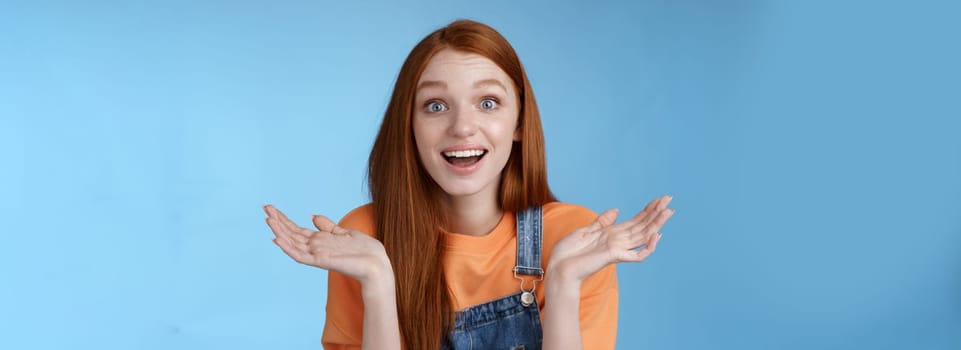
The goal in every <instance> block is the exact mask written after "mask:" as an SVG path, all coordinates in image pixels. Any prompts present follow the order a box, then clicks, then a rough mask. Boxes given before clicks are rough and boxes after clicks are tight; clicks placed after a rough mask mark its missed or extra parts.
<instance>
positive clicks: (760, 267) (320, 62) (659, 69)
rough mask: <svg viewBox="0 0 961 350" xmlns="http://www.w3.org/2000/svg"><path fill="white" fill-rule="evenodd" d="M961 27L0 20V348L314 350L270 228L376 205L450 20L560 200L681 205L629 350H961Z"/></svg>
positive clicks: (34, 13)
mask: <svg viewBox="0 0 961 350" xmlns="http://www.w3.org/2000/svg"><path fill="white" fill-rule="evenodd" d="M956 4H957V3H956V2H949V1H941V2H935V1H911V2H909V1H903V2H902V3H900V4H897V3H892V2H883V3H882V2H870V1H861V2H847V1H840V2H839V1H814V2H809V1H793V2H789V1H771V2H761V1H726V2H721V1H637V2H623V3H611V4H599V3H594V2H591V1H552V2H542V3H537V2H528V1H523V2H507V1H493V2H474V3H461V4H452V3H448V2H436V3H426V2H423V3H408V4H403V5H401V4H394V2H389V1H377V2H356V3H354V4H350V5H344V4H340V3H335V2H330V3H326V2H321V1H277V2H270V1H262V2H250V1H239V2H238V1H154V2H138V1H75V2H70V1H63V2H50V1H3V2H0V156H2V171H0V220H2V226H0V230H2V231H0V232H2V240H0V348H3V349H26V348H30V349H219V348H224V349H226V348H231V349H281V348H283V349H309V348H317V347H318V346H319V338H320V334H321V329H322V326H323V321H324V314H323V307H324V303H325V273H324V272H323V271H321V270H317V269H311V268H307V267H304V266H302V265H298V264H296V263H294V262H292V261H291V260H290V259H289V258H287V257H286V256H285V255H283V254H282V253H281V251H280V250H279V249H277V248H276V247H275V246H274V245H273V244H272V243H271V241H270V239H271V238H272V235H271V234H270V232H269V231H268V229H267V227H266V226H265V225H264V222H263V214H262V212H261V211H260V205H261V204H264V203H268V202H269V203H274V204H276V205H277V206H279V207H280V208H281V209H284V210H286V211H287V212H288V213H289V214H291V216H292V217H293V218H295V219H296V220H297V221H298V222H299V223H301V224H303V225H307V224H309V220H308V217H309V215H310V214H313V213H324V214H327V215H329V216H332V217H334V218H339V217H341V216H342V215H343V214H345V213H346V212H347V211H348V210H349V209H351V208H353V207H355V206H358V205H360V204H362V203H364V202H365V201H366V192H365V191H366V190H365V188H364V182H365V179H364V169H365V168H364V167H365V160H366V156H367V153H368V151H369V148H370V145H371V142H372V139H373V136H374V133H375V131H376V128H377V126H378V125H379V122H380V118H381V116H382V113H383V110H384V107H385V105H386V102H387V99H388V96H389V93H390V89H391V86H392V83H393V80H394V78H395V77H396V74H397V71H398V70H399V68H400V65H401V63H402V61H403V59H404V57H405V56H406V54H407V53H408V51H409V50H410V49H411V48H412V47H413V45H414V44H415V43H416V42H417V41H418V40H420V39H421V38H422V37H423V36H424V35H426V34H427V33H429V32H430V31H431V30H433V29H435V28H437V27H439V26H442V25H444V24H446V23H448V22H449V21H451V20H453V19H456V18H461V17H467V18H473V19H477V20H481V21H484V22H487V23H489V24H491V25H492V26H494V27H495V28H497V29H499V30H500V31H501V32H502V33H503V34H504V35H505V36H506V37H507V38H508V39H509V40H510V41H511V42H512V43H513V44H514V46H515V47H516V49H517V51H518V52H519V54H520V56H521V58H522V60H523V61H524V63H525V65H526V67H527V69H528V73H529V75H530V78H531V81H532V82H533V85H534V88H535V91H536V96H537V98H538V101H539V104H540V106H541V112H542V115H543V118H544V125H545V133H546V135H547V142H548V145H547V147H548V165H549V170H550V175H551V176H550V179H551V183H552V185H553V188H554V190H555V191H556V193H557V194H558V195H559V196H560V198H561V199H563V200H565V201H569V202H574V203H579V204H582V205H585V206H588V207H590V208H592V209H594V210H596V211H601V210H603V209H606V208H609V207H618V208H621V209H622V212H631V213H633V212H636V211H638V210H640V209H641V207H642V205H643V203H644V202H646V201H648V200H649V199H651V198H654V197H655V196H658V195H661V194H664V193H670V194H673V195H674V196H675V201H674V206H675V207H676V208H677V215H676V216H675V217H674V219H673V220H672V222H671V223H670V224H669V225H668V226H667V227H666V228H665V230H664V233H665V237H664V239H663V241H662V243H661V245H660V246H659V248H660V249H659V250H658V252H657V254H656V255H655V256H654V257H653V258H652V259H651V260H650V261H648V262H646V263H644V264H640V265H631V266H622V267H621V268H620V270H619V274H618V276H619V278H620V282H621V318H620V320H621V322H620V328H619V330H618V344H619V346H618V347H619V348H621V349H642V348H643V349H771V348H782V349H855V348H858V349H905V348H912V349H959V348H961V255H959V253H961V137H959V136H958V134H959V133H961V119H959V118H961V108H959V100H961V88H959V83H958V82H959V81H961V74H959V68H958V62H961V54H959V45H958V42H959V41H958V40H959V39H958V38H959V37H961V35H959V34H961V27H959V25H958V24H957V23H958V21H957V14H958V13H959V6H958V5H956Z"/></svg>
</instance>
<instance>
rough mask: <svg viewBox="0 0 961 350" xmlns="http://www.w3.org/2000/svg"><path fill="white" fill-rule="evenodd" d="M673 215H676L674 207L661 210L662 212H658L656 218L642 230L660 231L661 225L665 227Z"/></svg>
mask: <svg viewBox="0 0 961 350" xmlns="http://www.w3.org/2000/svg"><path fill="white" fill-rule="evenodd" d="M671 216H674V209H665V210H661V212H660V213H658V215H657V217H656V218H654V220H653V221H651V222H650V223H649V224H648V225H646V226H645V227H643V229H642V231H646V232H658V231H660V230H661V227H663V226H664V224H665V223H667V219H670V218H671Z"/></svg>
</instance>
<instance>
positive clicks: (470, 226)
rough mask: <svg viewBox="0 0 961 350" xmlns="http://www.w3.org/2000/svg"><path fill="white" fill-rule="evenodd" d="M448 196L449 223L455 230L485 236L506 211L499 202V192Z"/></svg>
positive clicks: (460, 232) (465, 233)
mask: <svg viewBox="0 0 961 350" xmlns="http://www.w3.org/2000/svg"><path fill="white" fill-rule="evenodd" d="M491 192H492V193H491V194H492V195H493V198H491V197H490V196H489V195H484V194H482V193H478V194H476V195H474V196H464V197H449V198H448V201H447V202H448V203H447V204H448V215H449V216H450V217H449V218H448V219H449V221H448V224H449V225H450V229H451V231H453V232H456V233H459V234H464V235H470V236H484V235H487V234H488V233H490V232H491V231H493V230H494V228H495V227H497V224H498V223H499V222H500V221H501V217H502V216H503V215H504V211H503V210H502V209H501V208H500V206H499V205H498V204H497V193H494V192H493V191H491Z"/></svg>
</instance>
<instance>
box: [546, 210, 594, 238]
mask: <svg viewBox="0 0 961 350" xmlns="http://www.w3.org/2000/svg"><path fill="white" fill-rule="evenodd" d="M596 219H597V213H595V212H594V211H593V210H590V209H588V208H586V207H583V206H580V205H577V204H571V203H562V202H551V203H547V204H545V205H544V207H543V223H544V238H545V239H546V240H552V241H553V240H556V239H560V238H561V237H563V236H565V235H567V234H568V233H571V231H574V230H576V229H578V228H581V227H584V226H587V224H590V223H591V222H594V220H596Z"/></svg>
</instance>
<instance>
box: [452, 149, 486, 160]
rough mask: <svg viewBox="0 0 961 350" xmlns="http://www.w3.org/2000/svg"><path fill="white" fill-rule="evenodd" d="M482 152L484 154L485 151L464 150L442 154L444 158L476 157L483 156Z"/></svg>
mask: <svg viewBox="0 0 961 350" xmlns="http://www.w3.org/2000/svg"><path fill="white" fill-rule="evenodd" d="M484 152H485V151H483V150H479V149H469V150H464V151H449V152H444V156H445V157H454V158H466V157H477V156H480V155H483V154H484Z"/></svg>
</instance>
